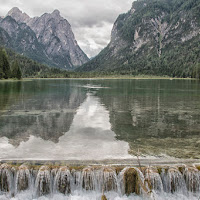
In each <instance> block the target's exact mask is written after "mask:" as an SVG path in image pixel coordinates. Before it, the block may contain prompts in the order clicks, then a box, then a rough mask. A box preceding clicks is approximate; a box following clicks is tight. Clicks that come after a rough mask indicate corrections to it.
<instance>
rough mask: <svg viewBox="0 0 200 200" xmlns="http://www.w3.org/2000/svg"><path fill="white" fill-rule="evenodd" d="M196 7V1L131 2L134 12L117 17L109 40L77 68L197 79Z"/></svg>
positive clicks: (198, 22) (199, 3)
mask: <svg viewBox="0 0 200 200" xmlns="http://www.w3.org/2000/svg"><path fill="white" fill-rule="evenodd" d="M199 8H200V1H198V0H138V1H134V3H133V7H132V10H134V12H133V11H129V12H128V13H126V14H122V15H120V16H119V17H118V19H117V20H116V22H115V26H114V30H113V35H112V40H111V43H110V44H109V45H108V46H107V47H106V48H105V49H104V50H103V51H102V52H101V53H100V54H99V55H98V56H96V57H95V58H94V59H92V60H91V61H89V62H88V63H86V64H85V65H83V66H82V67H80V68H78V69H77V70H78V71H90V72H91V71H96V72H99V73H103V71H106V73H110V74H119V75H130V76H140V75H146V76H169V77H178V78H199V77H200V75H199V66H200V42H199V41H200V34H195V31H196V30H198V29H199V27H200V15H199ZM158 21H159V22H158ZM161 25H162V26H161ZM155 27H156V28H155ZM136 31H137V33H138V37H137V38H139V39H138V40H137V38H135V33H136ZM165 32H166V34H165ZM136 40H137V41H136Z"/></svg>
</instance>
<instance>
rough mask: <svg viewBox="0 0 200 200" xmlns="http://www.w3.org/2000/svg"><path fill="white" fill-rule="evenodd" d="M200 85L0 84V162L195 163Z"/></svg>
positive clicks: (127, 82)
mask: <svg viewBox="0 0 200 200" xmlns="http://www.w3.org/2000/svg"><path fill="white" fill-rule="evenodd" d="M199 148H200V82H199V81H192V80H75V79H74V80H71V79H70V80H64V79H63V80H62V79H59V80H58V79H55V80H54V79H51V80H28V81H19V82H17V81H16V82H14V81H13V82H9V81H1V82H0V152H1V153H0V159H4V160H11V159H15V160H17V159H18V160H104V159H131V158H134V157H135V156H136V155H137V154H138V152H139V154H140V156H141V157H144V158H183V159H186V158H193V159H200V154H199Z"/></svg>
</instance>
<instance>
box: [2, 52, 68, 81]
mask: <svg viewBox="0 0 200 200" xmlns="http://www.w3.org/2000/svg"><path fill="white" fill-rule="evenodd" d="M67 77H68V72H67V71H65V70H60V69H57V68H53V67H49V66H47V65H44V64H40V63H37V62H35V61H33V60H32V59H29V58H27V57H25V56H22V55H20V54H17V53H15V52H14V51H12V50H10V49H6V50H5V49H3V48H0V79H9V78H13V79H21V78H67Z"/></svg>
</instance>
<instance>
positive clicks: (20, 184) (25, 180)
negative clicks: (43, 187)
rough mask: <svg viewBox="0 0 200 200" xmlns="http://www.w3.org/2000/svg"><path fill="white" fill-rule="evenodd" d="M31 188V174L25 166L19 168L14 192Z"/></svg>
mask: <svg viewBox="0 0 200 200" xmlns="http://www.w3.org/2000/svg"><path fill="white" fill-rule="evenodd" d="M30 187H31V173H30V170H29V169H28V167H27V166H25V165H22V166H20V167H19V169H18V171H17V175H16V186H15V188H16V192H19V191H25V190H27V189H30Z"/></svg>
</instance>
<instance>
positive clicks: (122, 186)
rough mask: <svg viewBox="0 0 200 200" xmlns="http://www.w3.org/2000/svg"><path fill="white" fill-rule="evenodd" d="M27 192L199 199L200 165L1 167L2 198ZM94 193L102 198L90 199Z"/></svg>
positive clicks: (33, 195) (44, 194) (51, 195)
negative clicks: (164, 195) (166, 196)
mask: <svg viewBox="0 0 200 200" xmlns="http://www.w3.org/2000/svg"><path fill="white" fill-rule="evenodd" d="M26 192H27V193H29V194H30V193H31V195H29V196H31V197H30V198H29V199H36V198H38V197H40V196H46V197H48V198H51V197H53V196H55V195H63V199H64V197H65V196H66V197H69V199H70V196H73V195H80V196H81V195H83V194H84V195H89V197H88V198H87V199H92V198H93V199H100V198H101V195H102V194H105V196H106V195H107V196H108V199H111V200H112V199H114V197H116V196H118V199H123V197H124V195H125V196H126V198H125V199H134V198H136V197H138V199H139V197H141V198H142V199H145V198H147V199H162V198H156V196H157V195H162V194H166V195H172V196H170V198H172V199H173V195H176V194H180V195H184V198H183V197H181V198H183V199H187V198H188V199H189V195H191V194H192V195H193V197H194V198H193V199H195V198H196V199H198V195H199V192H200V171H199V168H198V167H196V166H160V167H141V168H137V167H131V166H130V167H120V170H119V167H114V166H112V167H111V166H88V167H81V166H80V167H72V166H70V167H69V166H60V167H59V166H55V167H54V166H52V165H44V166H41V167H40V166H37V165H36V166H31V165H21V166H11V165H8V164H2V165H0V199H1V195H6V196H7V197H8V199H10V197H12V196H16V199H17V196H18V195H19V194H20V193H23V194H25V193H26ZM94 194H98V195H97V196H95V197H90V195H94ZM199 196H200V195H199ZM32 197H34V198H32ZM112 197H113V198H112ZM175 197H176V198H174V199H178V198H177V196H175ZM55 198H57V197H55ZM170 198H169V199H170ZM22 199H23V198H22ZM25 199H26V198H25ZM27 199H28V198H27ZM61 199H62V198H61ZM67 199H68V198H67ZM116 199H117V198H116Z"/></svg>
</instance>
